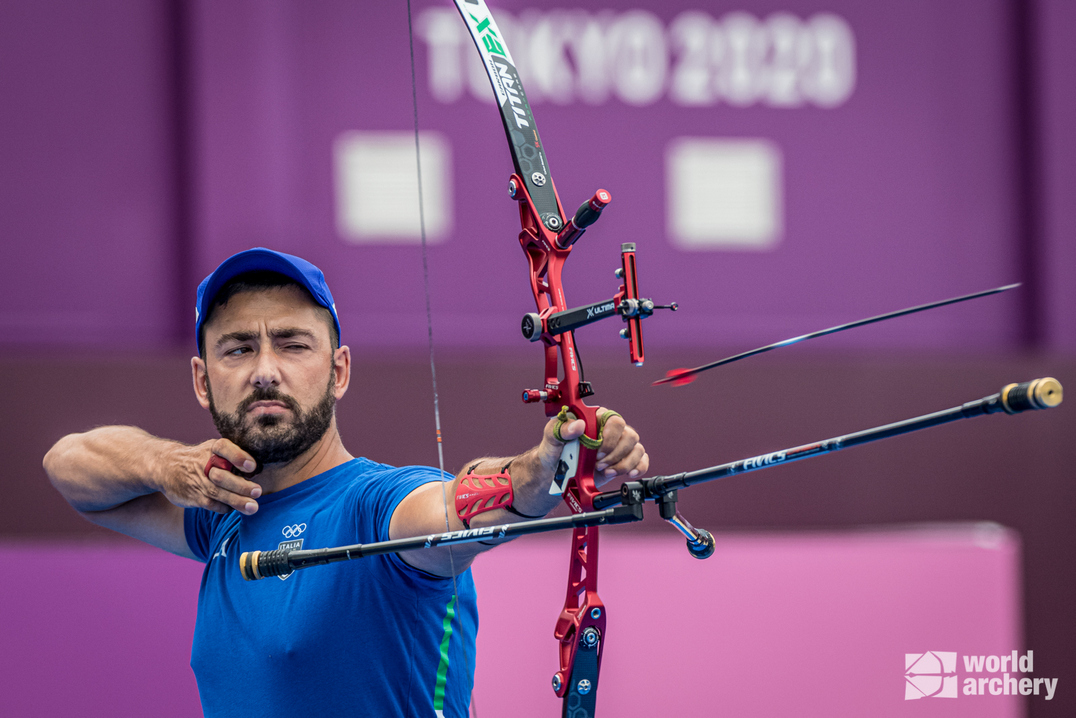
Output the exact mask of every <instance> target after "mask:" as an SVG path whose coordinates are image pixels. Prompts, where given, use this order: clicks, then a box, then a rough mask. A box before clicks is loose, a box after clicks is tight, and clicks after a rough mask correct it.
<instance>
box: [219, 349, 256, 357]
mask: <svg viewBox="0 0 1076 718" xmlns="http://www.w3.org/2000/svg"><path fill="white" fill-rule="evenodd" d="M249 351H250V347H236V348H235V349H229V350H228V351H226V352H225V353H224V354H225V356H239V355H240V354H246V353H247V352H249Z"/></svg>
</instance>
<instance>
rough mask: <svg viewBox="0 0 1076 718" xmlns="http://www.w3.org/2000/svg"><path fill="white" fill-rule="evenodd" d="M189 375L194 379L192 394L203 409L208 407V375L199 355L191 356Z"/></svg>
mask: <svg viewBox="0 0 1076 718" xmlns="http://www.w3.org/2000/svg"><path fill="white" fill-rule="evenodd" d="M191 375H192V378H193V380H194V396H195V397H197V399H198V403H199V404H201V405H202V408H203V409H208V408H209V375H208V374H206V368H205V362H204V361H202V358H201V357H191Z"/></svg>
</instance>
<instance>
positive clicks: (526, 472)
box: [389, 409, 650, 576]
mask: <svg viewBox="0 0 1076 718" xmlns="http://www.w3.org/2000/svg"><path fill="white" fill-rule="evenodd" d="M603 411H604V410H602V409H599V415H600V413H601V412H603ZM556 423H557V422H556V419H553V420H550V421H549V422H548V423H547V424H546V426H545V431H544V433H543V436H542V443H541V444H539V445H538V446H536V447H535V448H533V449H531V450H530V451H527V452H524V453H522V454H520V455H519V456H516V457H512V458H511V466H510V467H509V470H508V473H509V475H510V476H511V477H512V491H513V494H514V498H513V501H512V507H513V508H514V509H515V510H516V511H518V512H519V513H521V514H525V515H527V516H539V517H540V516H545V515H546V514H548V513H549V512H550V511H552V510H553V509H554V508H556V507H557V505H558V504H559V503H560V501H561V499H560V497H559V496H553V495H551V494H550V493H549V485H550V482H552V480H553V476H554V475H555V473H556V469H557V465H558V463H559V461H560V455H561V450H562V449H563V447H564V443H565V442H566V441H570V440H572V439H574V438H577V437H578V436H579V435H581V434H582V433H583V429H584V423H583V422H582V421H578V420H577V421H574V422H571V423H568V424H565V425H564V426H562V427H561V430H560V433H561V436H562V438H563V439H564V440H565V441H560V440H558V439H557V437H556V435H555V430H556ZM508 462H509V458H507V457H506V458H496V457H485V458H482V459H476V460H475V461H470V462H468V463H467V466H466V467H465V468H464V469H463V470H462V471H460V473H459V474H458V475H457V476H456V478H455V480H453V481H451V482H444V483H442V482H433V483H429V484H425V485H423V486H420V487H419V488H417V489H415V490H414V491H412V492H411V493H410V494H408V495H407V497H406V498H405V499H404V500H403V501H401V502H400V505H399V506H398V507H397V508H396V512H395V513H394V514H393V515H392V521H391V523H390V526H389V535H390V537H391V538H394V539H395V538H405V537H408V536H421V535H424V534H434V533H441V532H443V531H445V503H446V500H447V505H448V529H449V530H451V531H459V530H461V529H463V528H465V526H464V525H463V521H462V520H460V518H459V516H458V515H457V514H456V509H455V506H456V502H455V498H456V488H457V487H458V486H459V482H460V481H461V479H462V478H463V477H464V476H466V475H467V472H468V470H469V469H470V468H471V467H472V466H474V467H475V469H474V472H473V473H475V474H496V473H500V471H501V469H503V468H504V466H505V464H507V463H508ZM476 464H477V466H475V465H476ZM649 464H650V457H649V456H647V453H646V450H645V449H644V448H643V445H642V444H641V443H639V435H638V433H636V432H635V430H634V429H632V428H631V427H630V426H628V425H627V424H625V423H624V420H623V419H622V418H620V417H619V416H614V417H612V418H611V419H610V420H609V421H608V422H607V423H606V425H605V429H604V430H603V432H602V445H601V447H600V448H599V449H598V463H597V465H596V467H595V469H596V472H597V475H596V476H595V480H596V482H597V483H598V484H599V485H600V484H603V483H605V482H607V481H610V480H611V479H613V478H615V477H617V476H627V477H629V478H635V477H638V476H642V475H643V474H645V473H646V470H647V468H649ZM442 491H443V494H442ZM523 520H525V519H524V518H523V517H521V516H518V515H516V514H513V513H511V512H509V511H506V510H504V509H496V510H494V511H488V512H485V513H482V514H478V515H476V516H474V517H473V518H471V520H470V522H469V523H470V525H471V528H479V527H482V526H492V525H495V524H504V523H515V522H517V521H523ZM502 543H503V542H502ZM494 545H497V544H495V543H490V544H484V543H469V544H460V545H458V546H454V547H452V548H440V549H426V550H421V551H409V552H406V553H402V554H400V557H401V558H402V559H403V560H404V561H406V562H407V563H409V564H411V565H412V566H414V567H416V568H419V569H422V570H424V571H428V572H429V573H432V574H435V575H438V576H450V575H452V571H453V570H455V572H456V573H460V572H462V571H464V570H465V569H466V568H467V567H468V566H470V565H471V562H472V561H473V560H474V557H475V556H477V555H478V554H479V553H482V552H483V551H488V550H489V549H491V548H493V546H494ZM449 551H451V552H452V554H451V556H450V555H449Z"/></svg>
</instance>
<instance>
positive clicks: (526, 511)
mask: <svg viewBox="0 0 1076 718" xmlns="http://www.w3.org/2000/svg"><path fill="white" fill-rule="evenodd" d="M509 462H510V465H509ZM506 465H508V472H507V473H508V475H509V476H510V477H511V478H512V508H513V509H515V511H517V512H518V513H519V514H523V515H524V516H533V517H542V516H545V515H546V514H548V513H549V512H550V511H552V510H553V509H555V508H556V507H557V505H558V504H559V503H560V496H557V495H553V494H550V493H549V484H550V481H552V476H550V475H549V471H548V469H546V468H545V467H544V466H542V463H541V462H540V461H539V460H538V451H537V449H531V450H530V451H527V452H524V453H522V454H520V455H519V456H515V457H511V458H508V457H505V458H496V457H488V456H487V457H484V458H481V459H477V460H475V461H472V462H470V463H469V464H468V465H467V468H466V469H465V470H464V471H463V472H462V473H461V474H460V476H458V477H457V479H456V482H455V484H454V486H458V485H459V481H460V480H461V479H462V478H463V477H464V476H466V475H467V471H469V470H470V469H471V467H472V466H473V467H474V471H471V472H470V473H471V474H479V475H481V474H499V473H500V472H501V470H502V469H504V467H505V466H506ZM522 520H523V517H522V516H519V515H517V514H513V513H511V512H509V511H505V510H504V509H496V510H493V511H488V512H485V513H482V514H478V515H476V516H475V517H474V518H473V520H472V521H471V525H472V526H476V527H478V526H489V525H491V524H497V523H513V522H516V521H522Z"/></svg>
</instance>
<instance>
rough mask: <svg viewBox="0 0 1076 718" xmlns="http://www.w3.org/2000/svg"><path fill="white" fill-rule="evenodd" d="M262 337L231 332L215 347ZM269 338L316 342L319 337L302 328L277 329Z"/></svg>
mask: <svg viewBox="0 0 1076 718" xmlns="http://www.w3.org/2000/svg"><path fill="white" fill-rule="evenodd" d="M260 336H261V334H260V333H258V332H255V331H251V330H249V329H246V330H240V331H237V332H229V333H227V334H225V335H223V336H222V337H221V338H220V339H218V340H217V343H216V345H215V346H217V347H218V348H219V347H221V346H223V345H225V344H227V343H229V342H239V343H242V342H249V341H254V340H256V339H258V338H259V337H260ZM269 337H270V338H272V339H292V338H294V337H306V338H309V339H311V340H316V339H317V337H316V336H315V335H314V333H313V332H312V331H310V330H309V329H303V328H301V327H277V328H276V329H270V330H269Z"/></svg>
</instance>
